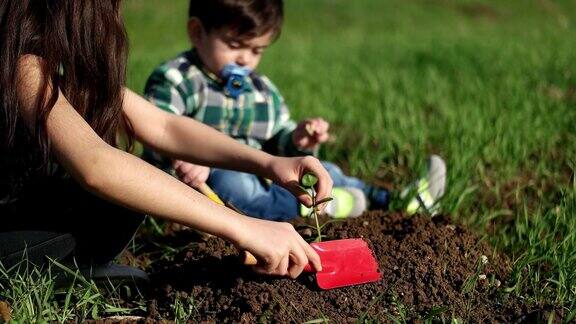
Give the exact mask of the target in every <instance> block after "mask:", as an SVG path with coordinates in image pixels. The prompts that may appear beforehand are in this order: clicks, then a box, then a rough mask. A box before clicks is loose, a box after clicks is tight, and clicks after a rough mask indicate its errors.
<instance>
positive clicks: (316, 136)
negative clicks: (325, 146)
mask: <svg viewBox="0 0 576 324" xmlns="http://www.w3.org/2000/svg"><path fill="white" fill-rule="evenodd" d="M329 129H330V124H329V123H328V122H327V121H325V120H324V119H323V118H312V119H305V120H303V121H301V122H300V123H299V124H298V126H297V127H296V129H295V130H294V133H293V135H292V140H293V141H294V145H296V147H297V148H298V149H300V150H313V149H315V148H317V147H318V145H320V144H322V143H324V142H326V141H328V139H329V138H330V134H329V133H328V130H329Z"/></svg>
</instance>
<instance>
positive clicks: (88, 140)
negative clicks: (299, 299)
mask: <svg viewBox="0 0 576 324" xmlns="http://www.w3.org/2000/svg"><path fill="white" fill-rule="evenodd" d="M41 64H42V62H41V59H39V58H37V57H34V56H26V57H23V58H22V59H21V60H20V63H19V67H18V92H19V94H20V96H19V99H20V105H21V115H22V117H23V119H24V121H25V122H26V124H27V125H28V126H29V127H31V129H33V125H34V120H35V118H34V116H35V111H34V109H35V104H34V103H35V101H36V99H37V98H38V97H39V92H40V89H41V87H40V85H41V84H42V82H41V81H42V78H43V75H42V73H41V71H42V70H41ZM48 93H49V90H48ZM46 129H47V134H48V136H49V138H50V141H51V148H52V152H53V153H54V154H55V156H56V157H57V158H58V160H59V161H60V163H61V164H62V165H63V166H64V167H65V168H66V169H67V170H68V171H69V172H70V173H71V175H72V176H73V177H74V179H76V180H77V181H78V182H79V183H80V184H81V185H82V186H84V187H85V188H86V189H87V190H89V191H90V192H92V193H94V194H96V195H98V196H100V197H102V198H104V199H107V200H110V201H113V202H116V203H118V204H120V205H122V206H125V207H127V208H130V209H133V210H137V211H140V212H143V213H147V214H151V215H156V216H158V217H162V218H164V219H168V220H170V221H174V222H178V223H181V224H184V225H187V226H190V227H193V228H197V229H199V230H201V231H205V232H208V233H211V234H214V235H217V236H220V237H223V238H225V239H228V240H230V241H232V242H233V243H234V244H236V245H237V246H238V247H239V248H241V249H246V250H248V251H251V252H253V253H254V254H255V255H257V256H258V257H259V258H260V260H261V261H263V262H264V263H265V266H263V267H261V268H259V270H260V271H261V272H266V273H271V274H279V275H286V274H290V275H291V276H293V277H294V276H296V275H298V274H299V273H300V272H301V270H302V268H303V266H304V265H305V264H306V262H308V261H310V262H311V263H313V264H314V265H315V266H316V267H320V263H319V257H318V255H317V254H316V253H315V252H314V250H313V249H312V248H311V247H310V246H309V245H308V244H307V243H306V242H305V241H304V240H303V239H302V238H301V237H300V236H299V235H298V233H296V231H295V230H294V229H293V228H292V227H291V226H290V225H288V224H281V223H272V222H266V221H261V220H257V219H252V218H248V217H244V216H241V215H239V214H236V213H234V212H233V211H231V210H229V209H227V208H225V207H222V206H219V205H217V204H214V203H211V202H210V201H209V200H208V199H207V198H205V197H203V196H202V195H200V194H199V193H197V192H195V191H194V190H192V189H190V188H188V187H187V186H186V185H185V184H183V183H181V182H179V181H178V180H176V179H174V178H172V177H170V176H168V175H166V174H165V173H164V172H162V171H160V170H158V169H156V168H154V167H153V166H151V165H149V164H147V163H145V162H143V161H142V160H140V159H138V158H136V157H134V156H132V155H130V154H128V153H125V152H122V151H120V150H118V149H116V148H113V147H111V146H109V145H108V144H106V143H105V142H104V141H103V140H102V139H100V137H98V136H97V134H95V133H94V131H93V130H92V129H91V128H90V126H89V125H88V124H87V123H86V122H85V121H84V119H83V118H81V116H80V115H79V114H78V113H77V112H76V111H75V110H74V108H73V107H72V106H71V105H70V103H69V102H68V101H67V100H66V98H65V97H64V96H63V95H62V94H61V93H60V95H59V97H58V100H57V102H56V104H55V106H54V107H53V109H52V110H51V112H50V114H49V115H48V120H47V122H46ZM110 226H114V225H113V224H111V225H110ZM275 236H276V237H275Z"/></svg>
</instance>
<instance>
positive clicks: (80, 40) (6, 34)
mask: <svg viewBox="0 0 576 324" xmlns="http://www.w3.org/2000/svg"><path fill="white" fill-rule="evenodd" d="M25 54H34V55H37V56H39V57H41V58H42V59H43V62H44V71H43V73H44V75H45V78H44V79H45V80H46V82H45V84H44V88H43V91H42V92H41V94H43V93H45V92H46V89H47V86H48V82H50V83H51V84H52V85H53V87H52V89H53V91H52V92H51V93H50V94H48V95H47V96H48V97H47V98H41V100H39V101H38V104H37V107H36V108H37V109H36V112H37V115H36V123H35V130H34V131H32V132H29V134H28V135H29V138H30V139H31V140H32V141H33V142H34V143H29V144H36V145H37V146H35V147H36V148H37V151H38V152H39V154H40V155H41V157H42V160H43V161H44V162H46V161H47V160H49V155H50V143H49V140H48V138H47V136H46V119H47V117H48V114H49V113H50V111H51V109H52V108H53V106H54V103H55V102H56V100H57V96H58V89H60V91H62V93H63V94H64V96H65V97H66V99H67V100H68V101H69V102H70V103H71V104H72V106H73V107H74V108H75V109H76V110H77V111H78V113H79V114H80V115H81V116H82V117H83V118H84V119H85V120H86V121H87V122H88V123H89V124H90V126H91V127H92V128H93V129H94V131H95V132H96V133H97V134H98V135H99V136H101V137H102V138H103V139H104V140H105V141H106V142H108V143H110V144H112V145H115V143H116V134H117V132H118V131H126V132H127V133H128V134H130V135H131V134H132V132H131V130H130V129H131V128H130V127H129V124H128V122H127V119H126V117H125V116H124V114H123V113H122V87H123V86H124V84H125V78H126V60H127V37H126V31H125V29H124V25H123V22H122V18H121V16H120V0H1V1H0V154H6V152H10V151H13V149H15V148H14V146H15V145H18V144H15V143H16V142H18V139H17V137H18V134H19V133H20V132H21V131H22V127H21V121H20V117H19V114H18V111H19V109H20V108H19V104H18V93H17V85H16V73H17V72H16V68H17V62H18V60H19V59H20V58H21V57H22V56H23V55H25Z"/></svg>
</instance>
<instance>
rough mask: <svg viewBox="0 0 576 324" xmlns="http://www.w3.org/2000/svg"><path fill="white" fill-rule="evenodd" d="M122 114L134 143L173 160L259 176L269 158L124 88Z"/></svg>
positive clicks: (267, 155)
mask: <svg viewBox="0 0 576 324" xmlns="http://www.w3.org/2000/svg"><path fill="white" fill-rule="evenodd" d="M125 111H126V113H127V115H128V118H129V119H130V121H131V122H132V125H133V127H134V131H135V133H136V136H137V138H138V140H140V141H142V142H143V143H144V144H146V145H147V146H149V147H150V148H152V149H154V150H156V151H158V152H160V153H162V154H164V155H167V156H170V157H172V158H175V159H180V160H185V161H188V162H193V163H197V164H202V165H207V166H213V167H218V168H225V169H233V170H238V171H243V172H249V173H256V174H260V175H263V176H267V175H266V174H264V173H265V172H266V171H267V169H268V168H267V165H268V163H269V162H270V159H271V156H270V155H269V154H267V153H265V152H262V151H260V150H256V149H253V148H250V147H248V146H247V145H243V144H240V143H238V142H237V141H235V140H234V139H232V138H230V137H229V136H226V135H224V134H222V133H221V132H219V131H217V130H214V129H212V128H211V127H209V126H206V125H204V124H202V123H200V122H198V121H196V120H194V119H193V118H187V117H182V116H176V115H172V114H169V113H166V112H164V111H161V110H160V109H158V108H156V107H155V106H154V105H152V104H151V103H149V102H148V101H146V100H145V99H144V98H142V97H140V96H138V95H136V94H135V93H133V92H132V91H130V90H128V89H126V96H125Z"/></svg>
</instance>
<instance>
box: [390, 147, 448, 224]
mask: <svg viewBox="0 0 576 324" xmlns="http://www.w3.org/2000/svg"><path fill="white" fill-rule="evenodd" d="M445 188H446V163H445V162H444V160H443V159H442V158H441V157H439V156H438V155H431V156H430V157H429V159H428V172H427V173H426V176H425V177H423V178H421V179H418V181H416V182H415V183H412V184H411V185H409V186H408V187H407V188H406V189H404V190H403V191H402V194H401V195H400V197H401V198H406V197H407V196H408V195H409V194H411V193H413V194H415V196H414V198H412V199H411V200H410V202H409V203H408V205H407V206H406V212H407V213H408V214H409V215H413V214H415V213H416V212H419V211H425V212H427V213H429V214H430V215H431V216H435V215H436V214H437V213H438V209H439V205H438V200H439V199H440V198H441V197H442V195H444V190H445Z"/></svg>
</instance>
